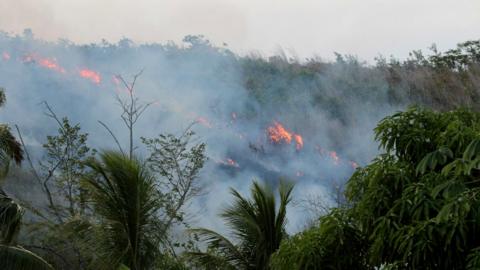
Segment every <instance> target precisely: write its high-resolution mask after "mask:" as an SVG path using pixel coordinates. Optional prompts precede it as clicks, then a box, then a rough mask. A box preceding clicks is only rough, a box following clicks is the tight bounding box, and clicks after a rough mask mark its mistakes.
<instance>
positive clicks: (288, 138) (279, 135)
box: [267, 121, 303, 150]
mask: <svg viewBox="0 0 480 270" xmlns="http://www.w3.org/2000/svg"><path fill="white" fill-rule="evenodd" d="M267 133H268V137H269V138H270V140H271V141H272V142H273V143H277V144H279V143H282V142H284V143H287V144H290V143H291V142H292V139H293V140H294V141H295V144H296V145H295V148H296V149H297V150H300V149H302V147H303V138H302V136H300V135H299V134H295V133H293V132H289V131H288V130H287V129H285V128H284V127H283V126H282V124H280V123H279V122H277V121H274V122H273V126H271V127H268V128H267Z"/></svg>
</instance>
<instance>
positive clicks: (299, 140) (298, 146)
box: [293, 134, 303, 150]
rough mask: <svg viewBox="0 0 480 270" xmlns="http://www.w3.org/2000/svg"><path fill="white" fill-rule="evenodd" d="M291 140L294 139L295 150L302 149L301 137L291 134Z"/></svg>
mask: <svg viewBox="0 0 480 270" xmlns="http://www.w3.org/2000/svg"><path fill="white" fill-rule="evenodd" d="M293 138H294V139H295V143H296V145H295V148H297V150H300V149H302V147H303V138H302V136H300V135H298V134H293Z"/></svg>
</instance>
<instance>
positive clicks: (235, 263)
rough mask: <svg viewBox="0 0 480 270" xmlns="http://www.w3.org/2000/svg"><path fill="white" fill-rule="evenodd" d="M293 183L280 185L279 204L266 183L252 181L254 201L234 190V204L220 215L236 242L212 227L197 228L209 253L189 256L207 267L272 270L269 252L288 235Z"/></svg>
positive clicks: (232, 191) (195, 253) (197, 253)
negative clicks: (287, 226) (288, 207)
mask: <svg viewBox="0 0 480 270" xmlns="http://www.w3.org/2000/svg"><path fill="white" fill-rule="evenodd" d="M292 188H293V186H291V185H287V184H284V183H282V184H280V187H279V199H280V205H279V206H278V210H277V206H276V202H275V196H274V194H273V192H272V190H271V189H270V188H269V187H267V186H261V185H260V184H258V183H257V182H253V185H252V188H251V197H252V199H251V200H248V199H246V198H244V197H242V195H240V193H238V191H236V190H234V189H232V190H231V193H232V195H233V197H234V202H233V204H232V205H231V206H230V207H228V208H227V209H225V210H224V211H223V212H222V214H221V215H220V216H221V217H222V218H223V219H224V220H225V221H226V224H227V226H228V227H229V228H230V231H231V233H232V235H233V237H234V240H235V241H234V242H232V241H230V240H229V239H228V238H227V237H225V236H223V235H221V234H220V233H217V232H214V231H212V230H209V229H194V230H191V232H193V233H195V234H197V235H198V236H199V237H200V238H202V239H204V241H206V242H207V244H208V250H207V251H206V252H190V253H189V256H190V257H191V258H192V259H194V260H195V261H197V262H199V264H200V265H202V266H203V267H204V268H205V269H213V268H215V269H262V270H263V269H269V262H270V255H271V254H272V253H273V252H275V250H277V249H278V246H279V245H280V242H281V241H282V239H284V238H285V237H286V233H285V225H286V221H287V220H286V213H287V204H288V203H289V202H290V200H291V198H290V194H291V192H292Z"/></svg>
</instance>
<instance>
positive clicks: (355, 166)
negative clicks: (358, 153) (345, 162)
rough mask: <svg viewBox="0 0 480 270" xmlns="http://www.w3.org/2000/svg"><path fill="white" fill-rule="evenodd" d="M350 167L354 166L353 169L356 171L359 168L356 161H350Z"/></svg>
mask: <svg viewBox="0 0 480 270" xmlns="http://www.w3.org/2000/svg"><path fill="white" fill-rule="evenodd" d="M350 166H352V169H354V170H355V169H356V168H358V167H359V165H358V163H356V162H355V161H350Z"/></svg>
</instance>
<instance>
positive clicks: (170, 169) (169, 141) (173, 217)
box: [142, 129, 206, 250]
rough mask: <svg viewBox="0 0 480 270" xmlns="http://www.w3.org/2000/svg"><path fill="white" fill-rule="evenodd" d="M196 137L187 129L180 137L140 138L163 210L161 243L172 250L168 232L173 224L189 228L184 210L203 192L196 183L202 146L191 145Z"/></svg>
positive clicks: (202, 163)
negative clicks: (144, 147)
mask: <svg viewBox="0 0 480 270" xmlns="http://www.w3.org/2000/svg"><path fill="white" fill-rule="evenodd" d="M194 135H195V133H194V132H193V131H191V130H190V129H187V130H185V132H184V133H183V134H182V135H180V136H175V135H172V134H167V135H163V134H160V135H159V136H158V137H156V138H153V139H146V138H142V141H143V143H144V144H145V145H146V147H147V149H148V151H149V153H150V156H149V157H148V159H147V165H148V167H149V168H150V169H151V171H152V172H154V173H155V174H156V175H157V176H158V177H157V179H158V180H157V184H158V185H159V190H160V192H161V193H162V200H163V201H164V204H163V206H164V208H163V209H162V212H161V213H160V215H161V218H162V220H164V226H165V227H164V229H163V231H162V233H163V235H164V239H163V242H164V244H166V245H167V247H168V248H170V249H171V250H173V248H174V247H173V245H175V244H172V243H171V240H170V239H169V230H171V228H172V226H173V225H174V224H176V223H180V224H183V225H185V226H188V224H187V222H186V220H185V212H184V209H183V208H184V206H185V205H186V204H187V203H188V202H189V201H190V200H191V199H192V198H193V197H195V196H198V195H200V194H201V192H202V185H201V183H199V182H198V177H199V173H200V169H201V168H202V167H203V165H204V163H205V161H206V155H205V144H204V143H198V144H193V142H192V140H193V138H194Z"/></svg>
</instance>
